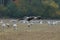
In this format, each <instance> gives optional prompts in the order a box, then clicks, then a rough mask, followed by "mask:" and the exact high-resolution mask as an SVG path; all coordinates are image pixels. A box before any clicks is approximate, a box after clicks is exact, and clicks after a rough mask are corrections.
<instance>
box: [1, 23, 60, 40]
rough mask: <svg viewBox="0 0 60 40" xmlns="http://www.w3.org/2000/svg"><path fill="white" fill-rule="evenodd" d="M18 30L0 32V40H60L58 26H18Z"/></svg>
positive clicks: (9, 29) (10, 29)
mask: <svg viewBox="0 0 60 40" xmlns="http://www.w3.org/2000/svg"><path fill="white" fill-rule="evenodd" d="M17 28H18V29H17V30H14V29H13V28H8V29H5V31H2V30H0V40H60V25H52V26H51V25H47V24H33V25H31V27H30V28H28V27H27V24H22V23H21V24H18V27H17Z"/></svg>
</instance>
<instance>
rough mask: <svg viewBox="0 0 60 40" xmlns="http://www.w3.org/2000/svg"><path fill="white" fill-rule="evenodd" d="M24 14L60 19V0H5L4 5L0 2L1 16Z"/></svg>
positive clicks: (17, 16) (8, 16)
mask: <svg viewBox="0 0 60 40" xmlns="http://www.w3.org/2000/svg"><path fill="white" fill-rule="evenodd" d="M0 1H1V0H0ZM24 16H41V17H43V18H45V17H46V18H50V19H60V0H18V3H15V2H13V1H10V0H5V2H4V5H3V4H2V5H1V4H0V18H22V17H24Z"/></svg>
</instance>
